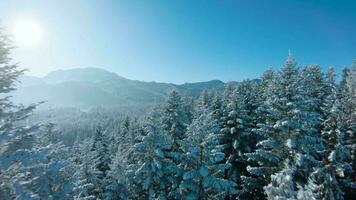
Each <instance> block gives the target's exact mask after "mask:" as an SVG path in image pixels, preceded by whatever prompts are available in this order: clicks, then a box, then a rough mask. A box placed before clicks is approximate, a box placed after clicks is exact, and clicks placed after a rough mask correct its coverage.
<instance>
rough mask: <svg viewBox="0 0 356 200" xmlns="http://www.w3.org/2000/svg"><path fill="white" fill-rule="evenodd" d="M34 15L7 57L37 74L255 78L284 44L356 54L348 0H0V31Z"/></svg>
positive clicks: (325, 63) (328, 62)
mask: <svg viewBox="0 0 356 200" xmlns="http://www.w3.org/2000/svg"><path fill="white" fill-rule="evenodd" d="M26 17H31V18H33V19H36V21H38V23H39V24H41V27H42V28H43V30H44V32H45V34H44V38H43V41H42V43H41V45H38V46H37V47H32V48H22V47H21V46H18V47H17V48H16V49H15V50H14V51H13V58H14V61H15V62H19V63H20V65H21V66H24V67H27V68H29V69H30V74H33V75H38V76H43V75H45V74H46V73H47V72H49V71H51V70H55V69H67V68H76V67H100V68H104V69H107V70H109V71H113V72H116V73H118V74H119V75H121V76H124V77H127V78H130V79H136V80H144V81H159V82H173V83H184V82H196V81H206V80H211V79H220V80H223V81H228V80H242V79H245V78H255V77H259V76H260V75H261V74H262V72H263V71H264V70H265V69H267V68H268V67H273V68H278V67H279V66H280V65H281V64H282V63H283V62H284V60H285V58H286V56H287V54H288V50H289V49H290V50H291V51H292V53H293V55H294V56H295V58H296V60H297V61H298V63H299V64H300V65H309V64H320V65H321V66H322V67H323V68H327V67H329V66H334V67H335V68H336V69H337V70H338V71H340V70H341V69H342V68H343V67H344V66H345V65H349V64H351V62H352V59H353V58H356V2H355V1H351V0H350V1H346V0H340V1H331V0H324V1H321V0H320V1H316V0H305V1H301V0H295V1H290V0H273V1H272V0H270V1H267V0H249V1H247V0H246V1H238V0H235V1H228V0H216V1H211V0H204V1H203V0H202V1H198V0H195V1H188V0H176V1H173V0H160V1H159V0H151V1H150V0H147V1H146V0H145V1H142V0H126V1H120V0H117V1H114V0H113V1H109V0H104V1H96V0H75V1H73V0H51V1H46V0H41V1H40V0H32V1H30V0H2V1H1V2H0V20H1V25H2V26H3V27H5V30H6V29H7V28H9V27H11V25H12V23H14V21H16V20H17V19H20V18H26Z"/></svg>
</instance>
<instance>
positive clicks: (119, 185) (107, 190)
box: [102, 152, 128, 200]
mask: <svg viewBox="0 0 356 200" xmlns="http://www.w3.org/2000/svg"><path fill="white" fill-rule="evenodd" d="M122 164H123V161H122V156H121V155H120V152H117V154H116V156H115V157H114V159H113V160H112V163H111V165H110V170H109V171H108V172H107V175H106V178H105V180H104V182H103V188H104V193H103V195H102V199H103V200H123V199H127V196H128V192H127V189H126V185H125V169H124V168H123V167H122Z"/></svg>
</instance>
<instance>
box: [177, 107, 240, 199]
mask: <svg viewBox="0 0 356 200" xmlns="http://www.w3.org/2000/svg"><path fill="white" fill-rule="evenodd" d="M198 113H199V114H198V115H197V117H196V118H195V119H194V120H193V122H192V124H191V125H190V126H189V127H188V132H187V138H186V139H184V140H183V141H182V149H183V152H184V154H185V157H184V159H183V160H182V163H181V164H180V166H181V167H182V168H183V171H184V173H183V180H182V182H181V183H180V191H181V193H182V197H183V198H184V199H223V198H225V197H227V196H230V195H232V194H234V193H236V189H235V187H236V184H235V183H234V182H233V181H230V180H228V179H226V178H225V177H224V172H225V170H226V169H228V168H230V167H231V165H230V164H229V163H225V162H224V157H225V154H224V153H223V146H222V145H220V141H221V139H222V136H223V135H222V134H220V131H219V126H218V124H217V120H216V119H214V117H213V113H212V112H211V111H209V109H207V108H206V107H205V108H202V107H201V109H200V111H199V112H198Z"/></svg>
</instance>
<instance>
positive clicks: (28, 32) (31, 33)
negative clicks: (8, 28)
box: [12, 17, 43, 47]
mask: <svg viewBox="0 0 356 200" xmlns="http://www.w3.org/2000/svg"><path fill="white" fill-rule="evenodd" d="M12 35H13V40H14V42H15V44H16V45H17V46H20V47H34V46H36V45H39V44H40V43H41V41H42V39H43V29H42V27H41V25H40V24H39V23H38V22H37V21H36V20H35V19H32V18H28V17H27V18H21V19H18V20H16V21H15V23H14V24H13V27H12Z"/></svg>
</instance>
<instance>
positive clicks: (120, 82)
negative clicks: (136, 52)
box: [11, 68, 225, 109]
mask: <svg viewBox="0 0 356 200" xmlns="http://www.w3.org/2000/svg"><path fill="white" fill-rule="evenodd" d="M224 85H225V83H224V82H222V81H219V80H212V81H207V82H196V83H185V84H181V85H178V84H172V83H157V82H144V81H137V80H130V79H127V78H124V77H122V76H119V75H117V74H115V73H113V72H109V71H106V70H104V69H100V68H76V69H69V70H57V71H53V72H50V73H48V74H47V75H46V76H44V77H42V78H39V77H33V76H22V77H21V78H20V83H19V84H18V89H17V90H16V91H14V92H13V93H12V94H11V95H12V96H13V101H14V102H16V103H21V104H25V105H26V104H30V103H34V102H39V101H46V103H45V104H43V106H45V107H78V108H84V109H86V108H90V107H97V106H131V105H135V106H137V105H152V104H155V103H159V102H162V101H164V100H165V99H166V97H167V94H168V93H169V92H170V91H172V90H177V91H178V92H180V93H182V94H184V95H189V96H193V97H196V96H198V95H199V94H200V93H201V92H202V91H204V90H218V89H221V88H223V87H224Z"/></svg>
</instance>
